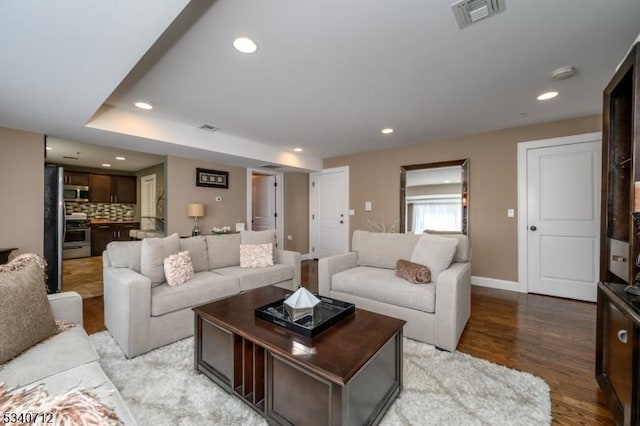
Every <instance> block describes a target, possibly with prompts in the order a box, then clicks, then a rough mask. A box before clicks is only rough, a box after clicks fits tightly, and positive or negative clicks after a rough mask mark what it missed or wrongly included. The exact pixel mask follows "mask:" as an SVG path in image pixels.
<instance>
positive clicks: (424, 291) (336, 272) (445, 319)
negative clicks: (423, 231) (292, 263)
mask: <svg viewBox="0 0 640 426" xmlns="http://www.w3.org/2000/svg"><path fill="white" fill-rule="evenodd" d="M439 236H440V237H447V238H455V239H457V241H458V243H457V246H456V251H455V257H454V260H453V263H451V265H450V266H449V267H448V268H447V269H446V270H444V271H443V272H442V273H440V274H439V275H438V276H434V277H432V282H431V283H428V284H412V283H410V282H408V281H405V280H404V279H402V278H399V277H397V276H396V275H395V270H394V268H395V266H396V262H397V261H398V259H405V260H410V259H411V255H412V253H413V251H414V248H415V246H416V244H417V243H418V240H419V238H420V235H413V234H393V233H373V232H366V231H355V232H354V233H353V240H352V250H353V251H352V252H349V253H347V254H340V255H335V256H330V257H326V258H322V259H320V260H319V262H318V290H319V293H320V295H322V296H327V297H331V298H334V299H339V300H344V301H347V302H350V303H353V304H355V305H356V307H358V308H362V309H366V310H369V311H373V312H378V313H380V314H384V315H389V316H392V317H396V318H401V319H403V320H405V321H407V324H406V325H405V327H404V335H405V336H406V337H410V338H412V339H416V340H420V341H422V342H426V343H429V344H432V345H435V346H436V347H438V348H441V349H445V350H448V351H452V352H453V351H455V349H456V347H457V345H458V340H459V339H460V336H461V334H462V331H463V330H464V327H465V325H466V323H467V320H468V319H469V315H470V312H471V298H470V291H471V262H470V252H469V240H468V238H467V237H466V236H465V235H458V234H456V235H454V234H449V235H439Z"/></svg>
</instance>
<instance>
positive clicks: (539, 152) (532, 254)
mask: <svg viewBox="0 0 640 426" xmlns="http://www.w3.org/2000/svg"><path fill="white" fill-rule="evenodd" d="M526 161H527V231H526V232H527V233H526V236H527V246H528V248H527V257H528V259H527V264H528V265H527V270H528V277H527V281H528V287H529V292H532V293H542V294H547V295H551V296H559V297H567V298H572V299H579V300H587V301H595V300H596V294H597V291H596V288H597V280H598V268H599V250H600V243H599V241H600V238H599V232H600V185H601V183H600V181H601V175H600V173H601V166H600V163H601V141H600V140H598V141H590V142H583V143H574V144H569V145H558V146H548V147H540V148H535V149H529V150H527V155H526Z"/></svg>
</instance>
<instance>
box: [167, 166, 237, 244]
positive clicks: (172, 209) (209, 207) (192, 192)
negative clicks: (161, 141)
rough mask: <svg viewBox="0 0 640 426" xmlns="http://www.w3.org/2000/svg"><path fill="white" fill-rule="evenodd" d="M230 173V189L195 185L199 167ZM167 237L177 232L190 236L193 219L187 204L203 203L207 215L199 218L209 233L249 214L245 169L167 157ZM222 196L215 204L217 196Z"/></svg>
mask: <svg viewBox="0 0 640 426" xmlns="http://www.w3.org/2000/svg"><path fill="white" fill-rule="evenodd" d="M197 167H200V168H204V169H213V170H220V171H226V172H229V188H228V189H218V188H207V187H201V186H196V168H197ZM166 173H167V174H166V176H165V179H166V186H167V196H166V199H167V211H166V214H165V220H166V226H167V235H169V234H172V233H174V232H177V233H178V234H180V235H191V230H192V229H193V219H192V218H190V217H188V216H187V204H189V203H202V204H204V214H205V216H204V217H202V218H200V219H198V226H199V228H200V232H202V233H206V234H208V233H210V232H211V228H213V227H214V226H217V227H222V226H231V227H232V228H233V227H234V224H235V223H236V222H237V221H238V220H240V219H243V221H244V218H245V217H246V215H247V207H246V205H247V171H246V169H245V168H242V167H232V166H226V165H222V164H213V163H206V162H203V161H197V160H189V159H186V158H180V157H173V156H169V157H167V167H166ZM218 195H220V196H222V201H221V202H216V201H215V197H216V196H218Z"/></svg>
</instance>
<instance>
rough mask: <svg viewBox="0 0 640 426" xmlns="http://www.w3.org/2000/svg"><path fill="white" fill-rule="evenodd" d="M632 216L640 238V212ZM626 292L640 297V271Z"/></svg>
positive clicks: (638, 259)
mask: <svg viewBox="0 0 640 426" xmlns="http://www.w3.org/2000/svg"><path fill="white" fill-rule="evenodd" d="M631 216H632V217H633V221H634V222H635V224H636V235H637V236H638V238H640V212H639V211H635V212H631ZM636 267H638V268H640V254H638V257H637V258H636ZM624 291H626V292H627V293H629V294H635V295H638V296H640V271H639V272H638V273H637V274H636V277H635V279H634V280H633V284H630V285H628V286H627V287H626V288H625V289H624Z"/></svg>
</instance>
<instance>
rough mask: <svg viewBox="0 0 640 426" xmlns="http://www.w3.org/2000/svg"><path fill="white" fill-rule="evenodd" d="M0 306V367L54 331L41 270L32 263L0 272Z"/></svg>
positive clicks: (54, 324) (51, 334)
mask: <svg viewBox="0 0 640 426" xmlns="http://www.w3.org/2000/svg"><path fill="white" fill-rule="evenodd" d="M10 263H11V262H10ZM0 307H1V308H0V364H1V363H4V362H7V361H9V360H10V359H12V358H13V357H15V356H17V355H19V354H20V353H22V352H24V351H25V350H27V349H29V348H30V347H32V346H33V345H35V344H36V343H38V342H40V341H42V340H44V339H46V338H48V337H50V336H53V335H54V334H55V333H56V332H57V331H58V327H57V326H56V321H55V319H54V318H53V313H52V312H51V308H50V306H49V299H47V287H46V286H45V281H44V270H43V268H42V266H41V265H39V264H38V262H36V261H34V260H32V261H29V262H28V263H26V264H25V265H24V266H23V267H22V268H21V269H19V270H17V271H8V272H1V273H0Z"/></svg>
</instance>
